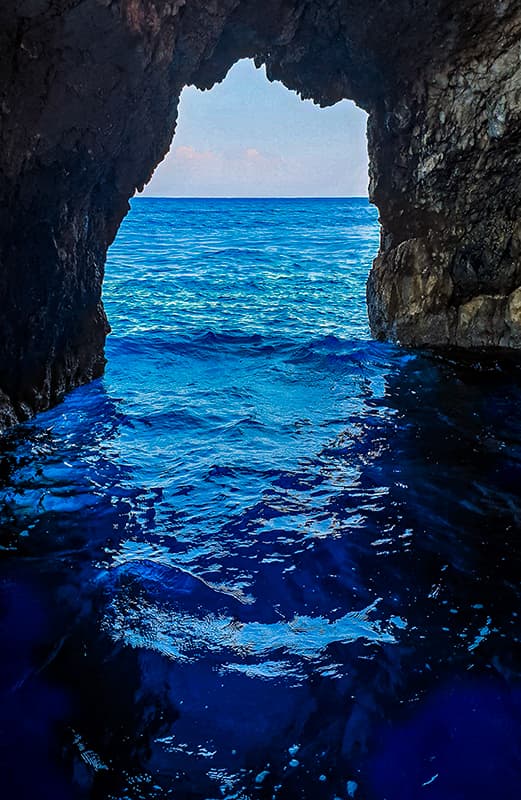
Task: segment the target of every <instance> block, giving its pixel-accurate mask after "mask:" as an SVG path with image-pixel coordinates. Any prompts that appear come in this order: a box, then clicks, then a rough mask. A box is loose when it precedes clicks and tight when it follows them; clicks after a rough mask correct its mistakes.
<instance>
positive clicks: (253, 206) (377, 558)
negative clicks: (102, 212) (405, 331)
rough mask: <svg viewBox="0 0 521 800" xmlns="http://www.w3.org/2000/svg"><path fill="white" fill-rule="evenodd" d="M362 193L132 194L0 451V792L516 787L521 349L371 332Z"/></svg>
mask: <svg viewBox="0 0 521 800" xmlns="http://www.w3.org/2000/svg"><path fill="white" fill-rule="evenodd" d="M378 238H379V229H378V220H377V212H376V211H375V209H374V208H372V207H370V206H369V205H368V203H367V202H366V201H364V200H155V199H136V200H134V201H133V204H132V210H131V213H130V214H129V216H128V217H127V219H126V221H125V222H124V224H123V227H122V229H121V231H120V233H119V235H118V237H117V240H116V242H115V243H114V245H113V246H112V248H111V250H110V253H109V259H108V263H107V277H106V283H105V293H104V300H105V304H106V308H107V312H108V315H109V318H110V322H111V325H112V334H111V336H110V337H109V339H108V343H107V357H108V364H107V371H106V375H105V377H104V378H103V379H101V380H98V381H96V382H94V383H93V384H91V385H89V386H86V387H83V388H81V389H79V390H77V391H75V392H73V393H72V394H71V395H69V396H68V397H67V398H66V399H65V400H64V402H63V403H62V404H61V405H60V406H59V407H57V408H55V409H54V410H52V411H50V412H48V413H46V414H43V415H41V416H39V417H38V418H37V419H36V420H34V421H33V422H31V423H29V424H26V425H23V426H20V427H19V428H17V429H15V430H13V431H11V432H9V433H8V434H7V435H6V436H5V437H4V438H3V439H2V440H1V442H0V642H1V645H0V646H1V651H0V796H1V797H2V800H15V799H16V800H33V799H34V800H37V799H38V800H87V798H89V799H90V798H93V799H95V800H140V799H141V800H162V799H163V798H174V800H272V799H274V800H294V799H297V798H299V799H300V798H302V799H303V800H335V799H336V800H348V798H355V800H418V799H421V798H426V800H481V799H482V798H483V800H484V799H485V798H487V800H489V799H490V798H501V800H518V799H519V797H520V796H521V788H520V787H521V681H520V671H521V652H520V644H519V642H520V634H521V620H520V616H519V615H520V614H521V604H520V577H521V558H520V552H521V543H520V526H521V366H520V362H519V361H518V360H517V359H515V358H510V359H508V360H499V359H498V358H494V357H489V358H487V359H479V358H477V357H475V356H467V357H466V358H464V359H462V358H461V357H457V356H455V355H450V354H448V355H447V354H445V355H441V354H438V355H432V354H429V353H419V352H410V351H405V350H401V349H398V348H395V347H393V346H390V345H386V344H380V343H376V342H374V341H372V340H371V337H370V333H369V330H368V326H367V320H366V309H365V279H366V276H367V273H368V270H369V267H370V263H371V260H372V258H373V257H374V254H375V252H376V250H377V246H378Z"/></svg>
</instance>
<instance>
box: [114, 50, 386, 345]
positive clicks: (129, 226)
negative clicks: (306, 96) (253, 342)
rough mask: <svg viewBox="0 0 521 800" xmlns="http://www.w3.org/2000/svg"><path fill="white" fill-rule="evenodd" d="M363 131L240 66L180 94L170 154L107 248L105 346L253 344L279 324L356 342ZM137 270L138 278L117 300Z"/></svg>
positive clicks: (372, 236) (372, 233) (364, 255)
mask: <svg viewBox="0 0 521 800" xmlns="http://www.w3.org/2000/svg"><path fill="white" fill-rule="evenodd" d="M366 125H367V115H366V113H365V112H364V111H362V110H361V109H359V108H358V107H357V106H356V105H355V104H354V103H352V102H351V101H341V102H339V103H337V104H336V105H334V106H330V107H326V108H320V107H319V106H317V105H316V104H314V103H313V102H312V101H310V100H304V101H303V100H302V99H301V98H300V97H298V96H297V94H295V93H294V92H292V91H289V90H288V89H286V87H284V86H283V85H282V84H280V83H278V82H270V81H268V80H267V79H266V75H265V70H264V68H261V69H256V68H255V66H254V64H253V62H252V61H251V60H249V59H244V60H241V61H239V62H237V63H236V64H235V65H234V67H232V69H231V70H230V72H229V73H228V75H227V76H226V78H225V79H224V81H222V82H221V83H219V84H217V85H215V86H214V87H213V88H212V89H211V90H210V91H205V92H202V91H200V90H199V89H197V88H195V87H188V88H185V90H184V91H183V93H182V95H181V100H180V104H179V109H178V122H177V127H176V132H175V136H174V138H173V141H172V143H171V148H170V151H169V153H168V154H167V156H166V158H165V159H164V160H163V162H162V163H161V164H160V165H159V166H158V167H157V169H156V171H155V173H154V175H153V176H152V179H151V181H150V183H149V184H148V185H147V186H146V188H145V190H144V192H143V193H142V194H137V195H136V196H135V197H134V198H133V200H132V201H131V210H130V213H129V215H128V217H127V218H126V220H125V221H124V223H123V225H122V227H121V229H120V231H119V233H118V236H117V238H116V240H115V242H114V243H113V245H112V247H111V248H110V250H109V254H108V261H107V268H106V279H105V284H104V304H105V307H106V309H107V314H108V317H109V320H110V322H111V325H112V329H113V333H112V337H110V339H111V340H114V339H115V337H117V336H118V335H119V334H121V335H125V331H127V330H130V329H134V328H136V327H139V326H141V329H143V326H145V327H146V326H147V324H148V329H149V330H150V331H152V330H153V327H154V325H155V326H158V327H160V328H164V327H165V326H166V327H169V326H173V327H172V328H171V330H172V331H173V332H175V334H177V333H178V332H182V331H186V332H189V331H190V330H192V331H194V330H196V329H200V330H203V329H204V331H214V332H215V331H219V330H221V329H225V330H231V329H234V330H243V331H247V332H248V333H251V334H258V333H259V332H262V329H263V326H266V325H268V326H271V329H272V330H273V329H276V328H277V325H278V324H282V323H281V320H284V319H285V320H286V321H287V320H296V319H299V320H301V321H302V322H303V323H305V324H306V325H307V327H308V328H309V330H310V332H311V331H312V330H313V327H314V326H317V329H318V330H319V332H327V334H330V335H332V336H338V337H342V336H349V335H351V334H352V333H353V321H354V320H355V319H356V325H355V326H354V328H355V329H356V332H355V335H356V336H362V337H364V338H365V337H367V336H368V335H369V334H368V324H367V315H366V310H365V302H366V301H365V280H366V277H367V274H368V272H369V269H370V266H371V263H372V260H373V258H374V256H375V255H376V252H377V247H378V230H379V228H378V222H377V212H376V209H375V208H374V207H372V206H370V205H369V201H368V199H367V183H368V154H367V137H366ZM225 229H226V230H227V231H228V234H227V236H224V234H223V230H225ZM145 261H147V262H148V267H149V269H150V272H149V273H148V275H149V280H148V281H147V280H143V279H141V280H139V281H138V282H137V285H135V286H134V289H133V291H132V292H131V293H130V294H129V292H128V287H129V284H132V283H134V281H133V277H132V276H133V274H134V273H135V271H136V266H135V265H136V262H137V263H138V265H139V266H138V271H139V269H140V268H141V265H142V264H143V263H144V262H145ZM232 273H233V274H234V276H235V277H234V279H233V280H230V281H229V282H228V285H225V283H226V281H225V280H224V276H225V274H226V275H228V276H230V275H231V274H232ZM321 277H324V283H325V285H326V288H325V289H324V288H322V289H321V290H319V289H318V282H319V281H320V280H321ZM191 282H192V283H191ZM311 284H313V286H312V288H313V291H311V292H310V291H308V290H309V288H310V286H311ZM159 286H162V287H163V288H162V289H159ZM248 286H249V288H248ZM158 291H159V294H160V295H161V296H162V297H163V306H162V309H163V310H162V311H160V308H161V306H159V304H158V296H159V295H158ZM212 294H213V296H212V297H210V295H212ZM203 295H204V301H202V302H201V306H198V305H197V301H198V298H199V299H200V298H201V297H202V296H203ZM268 308H269V309H270V310H271V314H272V318H271V319H268V317H267V316H266V309H268ZM145 309H148V310H149V312H148V316H149V320H148V323H146V324H145V322H144V319H143V318H144V315H145V313H144V312H145ZM209 309H213V311H214V313H213V317H212V314H210V313H209ZM230 309H232V310H230ZM239 312H240V313H239ZM256 323H258V324H256ZM110 339H109V346H108V357H109V359H110V354H111V350H112V348H111V345H110Z"/></svg>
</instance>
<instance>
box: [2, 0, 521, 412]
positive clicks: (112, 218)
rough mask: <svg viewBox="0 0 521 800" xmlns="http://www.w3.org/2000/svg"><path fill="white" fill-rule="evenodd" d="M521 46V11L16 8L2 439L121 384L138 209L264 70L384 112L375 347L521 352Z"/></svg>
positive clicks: (374, 165) (352, 6) (8, 94)
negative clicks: (210, 112) (210, 95)
mask: <svg viewBox="0 0 521 800" xmlns="http://www.w3.org/2000/svg"><path fill="white" fill-rule="evenodd" d="M520 47H521V8H520V7H519V4H518V3H517V2H516V0H459V1H458V2H454V0H451V1H450V2H449V0H380V2H379V3H367V0H265V2H263V3H260V2H254V0H3V2H2V4H1V6H0V212H1V213H0V298H1V300H2V314H1V317H0V428H1V427H2V426H5V425H6V424H9V423H12V422H15V421H17V420H21V419H24V418H26V417H28V416H30V415H31V414H32V413H34V412H36V411H39V410H42V409H45V408H47V407H49V405H51V404H52V403H54V402H56V401H57V400H58V399H59V398H60V397H61V396H62V395H63V393H64V392H65V391H67V390H68V389H70V388H71V387H73V386H77V385H79V384H81V383H84V382H86V381H88V380H90V379H92V378H93V377H95V376H97V375H100V374H101V373H102V371H103V367H104V354H103V353H104V340H105V336H106V334H107V331H108V324H107V320H106V318H105V314H104V311H103V306H102V302H101V288H102V281H103V267H104V262H105V256H106V251H107V248H108V246H109V245H110V243H111V242H112V240H113V238H114V236H115V234H116V232H117V229H118V226H119V224H120V222H121V220H122V219H123V217H124V215H125V214H126V212H127V210H128V199H129V197H131V196H132V195H133V193H134V191H135V189H136V188H138V189H139V188H141V187H142V186H143V185H144V184H145V183H146V182H147V180H148V179H149V178H150V176H151V174H152V172H153V170H154V168H155V166H156V165H157V163H158V162H159V161H161V159H162V158H163V157H164V155H165V153H166V151H167V149H168V147H169V144H170V141H171V138H172V135H173V133H174V129H175V122H176V114H177V103H178V99H179V94H180V92H181V90H182V88H183V86H185V85H187V84H195V85H197V86H199V87H201V88H209V87H210V86H211V85H212V84H213V83H215V82H216V81H219V80H221V79H222V78H223V77H224V76H225V74H226V72H227V70H228V69H229V68H230V66H231V65H232V64H233V63H234V62H235V61H237V60H238V59H239V58H242V57H246V56H249V57H254V58H255V59H256V61H257V63H258V64H262V63H264V64H266V68H267V72H268V76H269V77H270V79H272V80H281V81H283V82H284V83H285V84H286V85H287V86H288V87H289V88H292V89H296V90H297V91H299V92H300V93H301V94H302V95H303V96H305V97H312V98H313V99H314V100H315V101H316V102H318V103H320V104H322V105H328V104H332V103H334V102H336V101H338V100H340V99H341V98H346V97H347V98H352V99H354V100H355V101H356V102H357V103H359V105H361V106H362V107H363V108H365V109H366V110H367V111H368V112H369V114H370V122H369V142H370V156H371V197H372V199H373V201H374V202H375V203H376V204H377V205H378V208H379V210H380V215H381V221H382V244H381V250H380V254H379V256H378V258H377V260H376V262H375V265H374V267H373V270H372V272H371V275H370V278H369V283H368V308H369V315H370V321H371V325H372V329H373V332H374V334H375V336H377V337H378V338H390V339H393V340H396V341H398V342H401V343H403V344H407V345H429V346H438V345H443V346H446V345H458V346H463V347H474V346H480V347H481V346H501V347H519V346H521V288H520V287H521V259H520V250H521V223H520V222H519V218H518V209H519V191H520V190H519V180H518V174H519V160H520V158H521V149H520V144H519V142H520V141H521V140H520V136H519V133H520V124H521V110H520V109H521V104H520V102H519V99H520V98H519V93H520V92H521V58H520V55H521V50H520Z"/></svg>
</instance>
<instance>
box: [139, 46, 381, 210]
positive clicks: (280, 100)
mask: <svg viewBox="0 0 521 800" xmlns="http://www.w3.org/2000/svg"><path fill="white" fill-rule="evenodd" d="M365 128H366V115H365V113H364V112H363V111H361V110H360V109H359V108H357V107H356V106H355V105H354V104H353V103H350V102H347V101H344V102H342V103H338V104H337V105H336V106H333V107H332V108H324V109H321V108H318V106H315V105H314V104H313V103H312V102H311V101H309V100H306V101H302V100H301V99H300V98H299V97H298V96H297V95H296V94H295V93H294V92H290V91H288V89H286V88H285V87H284V86H282V85H281V84H279V83H269V81H268V80H267V79H266V75H265V72H264V68H262V69H259V70H257V69H255V67H254V65H253V62H251V61H240V62H239V63H238V64H235V66H234V67H233V68H232V69H231V70H230V72H229V73H228V75H227V77H226V79H225V80H224V81H223V83H221V84H219V85H217V86H214V88H213V89H211V90H210V91H208V92H200V91H199V90H197V89H194V88H193V87H189V88H187V89H185V90H184V92H183V94H182V97H181V103H180V108H179V121H178V126H177V132H176V135H175V138H174V141H173V143H172V147H171V149H170V153H169V154H168V156H167V157H166V159H165V160H164V161H163V163H162V164H160V166H159V167H158V168H157V170H156V172H155V174H154V177H153V178H152V181H151V182H150V183H149V185H148V187H147V188H146V190H145V194H146V195H149V196H156V197H292V196H296V197H315V196H318V197H335V196H340V197H355V196H365V195H367V182H368V179H367V143H366V133H365Z"/></svg>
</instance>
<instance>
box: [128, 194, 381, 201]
mask: <svg viewBox="0 0 521 800" xmlns="http://www.w3.org/2000/svg"><path fill="white" fill-rule="evenodd" d="M130 199H131V200H369V197H368V195H366V194H351V195H344V194H329V195H326V194H324V195H297V194H295V195H293V194H292V195H275V194H274V195H253V194H252V195H226V194H223V195H202V194H201V195H199V194H194V195H159V194H157V195H156V194H153V195H143V194H135V195H133V196H132V197H131V198H130Z"/></svg>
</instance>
